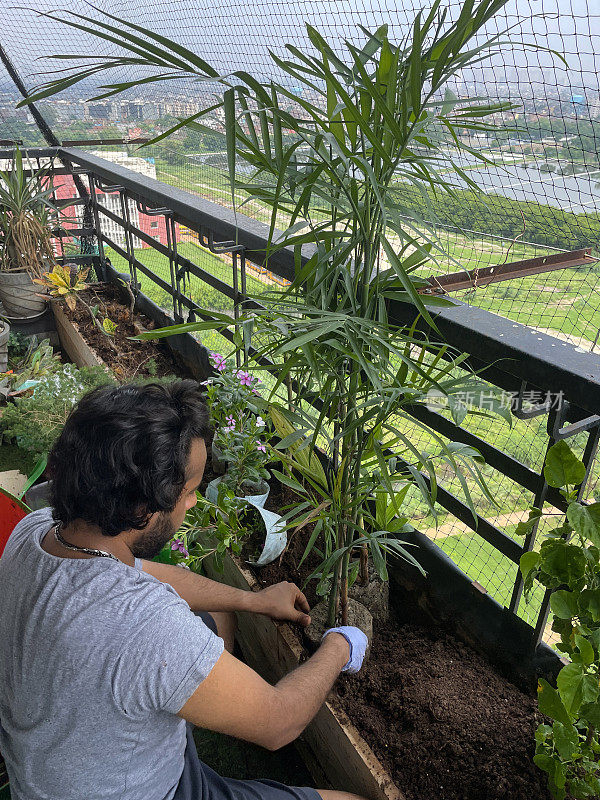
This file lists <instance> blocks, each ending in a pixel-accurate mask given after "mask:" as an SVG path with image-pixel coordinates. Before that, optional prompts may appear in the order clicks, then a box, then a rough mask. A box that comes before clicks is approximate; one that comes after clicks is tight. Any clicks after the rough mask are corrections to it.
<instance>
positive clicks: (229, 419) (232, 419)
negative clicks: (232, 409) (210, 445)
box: [225, 414, 235, 430]
mask: <svg viewBox="0 0 600 800" xmlns="http://www.w3.org/2000/svg"><path fill="white" fill-rule="evenodd" d="M225 422H226V423H227V424H228V425H230V426H231V428H232V429H233V430H235V417H234V416H233V414H230V415H229V416H228V417H225Z"/></svg>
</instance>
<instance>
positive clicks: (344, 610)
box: [340, 550, 350, 625]
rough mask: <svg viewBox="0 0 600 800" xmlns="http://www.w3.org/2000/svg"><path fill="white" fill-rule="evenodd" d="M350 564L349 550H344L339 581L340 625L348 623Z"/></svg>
mask: <svg viewBox="0 0 600 800" xmlns="http://www.w3.org/2000/svg"><path fill="white" fill-rule="evenodd" d="M349 564H350V550H346V552H345V553H344V557H343V559H342V572H341V583H340V611H341V619H342V625H347V624H348V566H349Z"/></svg>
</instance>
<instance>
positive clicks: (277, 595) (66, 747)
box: [0, 381, 367, 800]
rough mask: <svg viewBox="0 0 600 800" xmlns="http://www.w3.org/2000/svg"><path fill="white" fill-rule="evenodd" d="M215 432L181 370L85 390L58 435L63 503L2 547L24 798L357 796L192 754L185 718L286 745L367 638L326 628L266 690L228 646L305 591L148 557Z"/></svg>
mask: <svg viewBox="0 0 600 800" xmlns="http://www.w3.org/2000/svg"><path fill="white" fill-rule="evenodd" d="M208 432H209V430H208V414H207V410H206V407H205V406H204V405H203V404H202V402H201V399H200V390H199V387H198V385H197V384H196V383H195V382H193V381H179V382H176V383H174V384H172V385H169V386H159V385H148V386H143V387H136V386H124V387H120V388H116V389H115V388H101V389H97V390H95V391H93V392H91V393H90V394H88V395H87V396H86V397H84V398H83V399H82V400H81V401H80V402H79V404H78V406H77V407H76V408H75V409H74V410H73V412H72V413H71V415H70V417H69V419H68V421H67V423H66V425H65V428H64V430H63V432H62V433H61V435H60V437H59V439H58V440H57V442H56V444H55V445H54V448H53V450H52V452H51V454H50V458H49V469H50V473H51V476H52V478H53V496H52V509H43V510H41V511H36V512H34V513H33V514H30V515H29V516H28V517H26V518H25V519H24V520H23V521H22V522H21V523H19V525H17V527H16V528H15V530H14V531H13V533H12V534H11V537H10V539H9V541H8V543H7V546H6V549H5V551H4V554H3V556H2V558H1V559H0V586H1V587H2V590H1V592H0V642H1V643H2V644H1V649H0V751H1V752H2V754H3V756H4V758H5V760H6V764H7V768H8V773H9V777H10V782H11V792H12V797H13V800H109V799H110V800H116V799H117V798H119V800H173V799H174V800H201V798H202V800H257V798H265V800H319V798H323V800H345V799H346V800H347V798H348V797H349V796H348V795H345V794H344V793H342V792H328V791H320V792H317V791H316V790H314V789H309V788H293V787H285V786H283V785H282V784H275V783H273V782H271V781H264V782H262V781H235V780H227V779H224V778H221V777H220V776H219V775H217V774H216V773H214V772H213V771H212V770H211V769H209V768H208V767H207V766H205V765H204V764H202V763H201V762H200V761H199V759H198V756H197V754H196V750H195V747H194V744H193V740H192V739H191V736H190V732H189V725H186V722H187V723H193V724H195V725H199V726H202V727H204V728H209V729H211V730H214V731H220V732H223V733H227V734H230V735H232V736H237V737H239V738H241V739H246V740H248V741H251V742H255V743H257V744H260V745H262V746H264V747H267V748H269V749H276V748H279V747H281V746H283V745H285V744H287V743H288V742H291V741H292V740H293V739H295V738H296V737H297V736H298V735H299V734H300V733H301V731H302V730H303V729H304V728H305V726H306V725H307V724H308V722H309V721H310V720H311V719H312V718H313V716H314V715H315V713H316V712H317V710H318V709H319V707H320V706H321V704H322V703H323V701H324V699H325V697H326V696H327V693H328V692H329V690H330V689H331V686H332V684H333V682H334V680H335V679H336V677H337V675H338V674H339V672H340V671H341V670H347V671H356V670H357V669H359V668H360V666H361V664H362V659H363V656H364V652H365V648H366V644H367V642H366V637H365V636H364V634H363V633H362V632H361V631H359V630H357V629H356V628H338V629H332V630H330V631H328V632H327V634H329V635H326V636H325V637H324V639H323V642H322V644H321V647H320V648H319V650H318V651H317V652H316V653H315V655H314V656H313V657H312V658H311V659H309V660H308V661H307V662H306V663H305V664H303V665H302V666H300V667H299V668H298V669H296V670H295V671H294V672H292V673H290V674H289V675H287V676H286V677H284V678H283V679H282V680H281V681H280V682H279V683H278V684H277V685H276V686H271V685H269V684H268V683H266V682H265V681H263V680H262V678H260V676H259V675H257V674H256V673H255V672H254V671H253V670H252V669H250V668H249V667H248V666H246V665H245V664H243V663H242V662H241V661H239V660H238V659H236V658H235V657H234V656H233V655H232V653H231V650H232V647H233V635H234V615H233V612H235V611H238V610H244V611H254V612H256V613H260V614H266V615H268V616H270V617H272V618H273V619H280V620H291V621H294V622H299V623H301V624H304V625H306V624H308V622H309V616H308V615H309V611H310V609H309V607H308V604H307V602H306V598H305V597H304V595H303V594H302V592H300V591H299V589H297V587H295V586H293V585H292V584H288V583H283V584H279V585H277V586H272V587H269V588H268V589H265V590H263V591H261V592H257V593H251V592H244V591H240V590H238V589H234V588H231V587H228V586H224V585H222V584H219V583H215V582H213V581H210V580H208V579H206V578H203V577H201V576H198V575H195V574H193V573H191V572H189V571H188V570H185V569H182V568H180V567H174V566H168V565H163V564H155V563H153V562H152V561H151V560H150V559H151V558H153V557H154V556H155V555H156V554H157V553H158V552H159V551H160V550H161V549H162V547H163V546H164V544H166V542H167V541H169V539H170V538H172V536H173V535H174V534H175V532H176V531H177V529H178V528H179V527H180V525H181V523H182V522H183V519H184V517H185V513H186V511H187V510H188V509H189V508H191V507H192V506H193V505H194V504H195V503H196V490H197V488H198V486H199V484H200V482H201V480H202V475H203V472H204V466H205V463H206V447H205V442H204V440H205V438H206V436H207V435H208ZM209 611H210V612H211V615H210V616H209V615H208V614H206V612H209ZM192 612H194V613H192ZM199 614H203V615H204V616H203V618H202V617H201V616H198V615H199ZM211 628H212V629H211Z"/></svg>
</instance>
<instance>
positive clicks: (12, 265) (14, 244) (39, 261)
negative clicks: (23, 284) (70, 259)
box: [0, 148, 55, 278]
mask: <svg viewBox="0 0 600 800" xmlns="http://www.w3.org/2000/svg"><path fill="white" fill-rule="evenodd" d="M51 194H52V186H51V184H50V182H49V178H48V170H47V169H39V170H36V171H31V174H29V175H27V174H26V172H25V170H24V169H23V155H22V153H21V151H20V150H19V149H18V148H17V150H16V152H15V157H14V162H13V167H12V169H11V170H10V171H0V206H2V213H0V269H1V270H3V271H5V272H28V273H29V274H30V275H31V276H32V277H36V278H41V276H42V275H43V273H44V272H45V271H46V270H47V269H48V268H49V266H51V264H52V263H53V261H54V253H53V251H52V246H51V243H50V239H51V230H52V229H51V225H50V213H51V211H52V210H55V209H54V206H53V204H52V203H51V201H50V195H51Z"/></svg>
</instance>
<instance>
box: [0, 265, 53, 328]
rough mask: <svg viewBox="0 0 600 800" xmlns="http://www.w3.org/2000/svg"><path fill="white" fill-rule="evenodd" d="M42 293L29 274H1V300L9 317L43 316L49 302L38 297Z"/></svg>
mask: <svg viewBox="0 0 600 800" xmlns="http://www.w3.org/2000/svg"><path fill="white" fill-rule="evenodd" d="M41 291H42V288H41V287H40V286H36V285H35V283H34V282H33V281H32V280H31V276H30V275H29V273H28V272H0V300H2V305H3V306H4V310H5V312H6V315H7V316H9V317H32V316H34V314H41V313H42V311H43V310H44V308H45V307H46V303H47V302H48V301H47V300H44V298H42V297H38V294H39V293H41Z"/></svg>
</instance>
